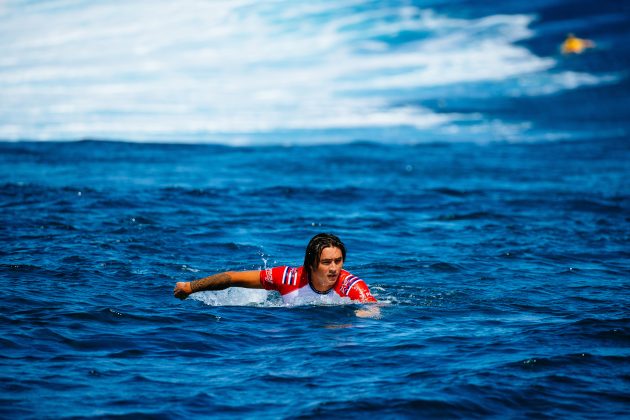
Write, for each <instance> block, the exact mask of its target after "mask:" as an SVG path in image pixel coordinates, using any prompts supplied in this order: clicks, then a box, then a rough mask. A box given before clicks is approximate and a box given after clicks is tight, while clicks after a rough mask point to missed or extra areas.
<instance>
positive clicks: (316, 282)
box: [173, 233, 378, 316]
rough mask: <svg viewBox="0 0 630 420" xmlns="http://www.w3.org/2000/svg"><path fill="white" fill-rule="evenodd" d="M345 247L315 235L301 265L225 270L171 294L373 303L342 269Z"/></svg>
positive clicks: (370, 313) (361, 313)
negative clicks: (264, 294) (257, 294)
mask: <svg viewBox="0 0 630 420" xmlns="http://www.w3.org/2000/svg"><path fill="white" fill-rule="evenodd" d="M345 260H346V247H345V245H344V244H343V242H341V240H340V239H339V238H338V237H337V236H335V235H331V234H328V233H320V234H318V235H315V236H314V237H313V238H312V239H311V240H310V242H309V243H308V246H307V247H306V253H305V256H304V265H303V266H302V267H298V268H294V267H288V266H280V267H274V268H267V269H265V270H253V271H227V272H224V273H219V274H214V275H212V276H208V277H205V278H202V279H199V280H196V281H192V282H178V283H177V284H176V285H175V290H174V291H173V294H174V295H175V297H177V298H179V299H186V298H187V297H188V296H189V295H190V294H192V293H195V292H201V291H205V290H223V289H227V288H228V287H245V288H250V289H266V290H277V291H278V292H280V294H281V295H282V298H283V300H284V301H285V302H286V303H289V304H312V303H324V304H335V303H343V302H344V301H345V302H347V301H348V300H351V301H355V302H360V303H375V302H376V299H375V298H374V296H372V294H371V293H370V289H369V288H368V286H367V284H366V283H365V282H364V281H363V280H361V279H360V278H359V277H357V276H355V275H352V274H351V273H349V272H347V271H346V270H343V263H344V262H345ZM377 312H378V308H376V309H371V310H362V311H357V315H358V316H374V315H378V313H377Z"/></svg>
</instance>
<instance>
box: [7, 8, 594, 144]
mask: <svg viewBox="0 0 630 420" xmlns="http://www.w3.org/2000/svg"><path fill="white" fill-rule="evenodd" d="M353 7H354V8H355V11H354V12H352V13H348V10H351V9H352V8H353ZM533 19H534V18H533V17H532V16H529V15H495V16H488V17H484V18H481V19H473V20H465V19H454V18H450V17H448V16H442V15H438V14H436V13H434V12H432V11H431V10H422V9H418V8H415V7H411V6H401V7H386V6H383V7H381V8H376V9H375V8H373V7H366V5H365V4H364V2H363V1H358V0H357V1H345V2H344V1H339V2H334V3H333V2H317V1H314V2H308V3H303V2H292V1H284V2H283V1H280V2H274V3H266V2H256V1H253V0H252V1H227V0H226V1H214V2H198V1H180V2H177V3H170V2H166V1H151V2H148V1H147V2H129V3H122V4H119V3H116V4H114V3H107V2H105V3H93V2H87V1H76V2H70V1H66V2H64V1H49V2H46V3H45V4H39V3H35V4H30V5H25V4H22V5H20V4H19V3H5V4H4V5H3V8H2V9H0V40H3V41H2V42H0V90H1V91H2V93H3V96H2V101H1V102H0V138H3V139H19V138H32V139H79V138H83V137H101V138H117V139H127V140H138V141H142V140H151V141H155V140H160V139H165V138H170V139H197V140H203V139H208V138H212V137H213V136H217V135H232V136H233V138H237V137H238V138H240V139H241V140H239V141H244V142H247V139H248V135H250V134H257V133H274V132H280V131H287V130H288V131H290V130H343V129H352V130H357V129H365V130H370V129H375V128H385V129H386V128H392V127H410V128H413V129H417V130H428V129H433V128H442V129H443V131H448V128H449V127H454V129H456V128H457V127H458V123H459V122H461V121H468V120H470V119H477V118H479V116H478V115H461V114H444V113H441V114H437V113H434V112H432V111H431V110H429V109H426V108H423V107H421V106H418V105H414V104H408V105H406V106H404V107H403V106H392V103H395V102H396V101H397V100H398V98H400V97H401V96H399V95H401V92H402V93H405V92H409V91H418V92H422V89H426V88H435V87H436V86H448V85H453V84H461V83H475V82H484V81H486V82H496V81H504V80H511V79H514V80H521V79H522V80H530V79H526V77H527V75H532V76H533V78H536V77H539V76H546V80H547V81H548V82H549V83H548V84H545V85H544V86H542V85H541V86H531V85H530V86H521V85H519V84H516V85H514V86H512V88H511V90H510V91H509V92H508V93H507V94H511V95H517V94H525V95H527V94H529V95H537V94H549V93H553V92H558V91H562V90H567V89H576V88H579V87H581V86H584V85H589V84H590V85H592V84H598V83H602V80H601V79H599V78H597V77H596V76H592V75H586V74H580V75H578V74H570V73H563V74H560V75H557V76H553V75H551V76H549V75H550V71H551V70H552V69H553V67H554V66H555V61H554V60H553V59H550V58H541V57H537V56H535V55H534V54H532V53H531V52H530V51H529V50H527V49H526V48H524V47H522V46H519V45H517V44H516V42H517V41H520V40H523V39H526V38H528V37H530V36H532V32H531V29H530V28H529V26H530V24H531V22H532V20H533ZM403 31H421V32H422V33H426V36H425V37H424V38H422V39H418V40H416V41H414V42H408V43H405V44H392V45H390V44H388V43H387V42H386V38H387V37H391V36H397V35H399V34H400V33H402V32H403ZM8 40H10V42H8ZM519 78H521V79H519ZM533 78H532V80H533ZM419 94H420V93H419ZM402 97H405V95H404V94H403V95H402ZM485 126H486V127H491V125H490V124H486V125H485ZM243 139H244V140H243Z"/></svg>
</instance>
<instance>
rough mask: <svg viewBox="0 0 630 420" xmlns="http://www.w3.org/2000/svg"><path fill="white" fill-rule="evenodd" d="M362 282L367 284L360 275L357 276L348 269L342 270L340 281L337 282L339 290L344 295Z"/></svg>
mask: <svg viewBox="0 0 630 420" xmlns="http://www.w3.org/2000/svg"><path fill="white" fill-rule="evenodd" d="M360 282H362V283H363V284H365V282H364V281H363V280H361V279H360V278H359V277H358V276H355V275H354V274H352V273H350V272H348V271H346V270H341V274H339V282H338V283H337V285H338V287H339V292H341V295H342V296H347V295H348V292H350V290H351V289H352V288H353V287H355V286H357V285H358V284H359V283H360Z"/></svg>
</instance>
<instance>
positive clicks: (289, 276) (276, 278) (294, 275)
mask: <svg viewBox="0 0 630 420" xmlns="http://www.w3.org/2000/svg"><path fill="white" fill-rule="evenodd" d="M302 272H303V270H302V267H290V266H288V265H281V266H278V267H272V268H267V269H264V270H261V271H260V283H261V284H262V285H263V287H265V288H273V289H277V287H278V286H285V287H286V286H299V285H300V283H301V280H302V277H303V276H302Z"/></svg>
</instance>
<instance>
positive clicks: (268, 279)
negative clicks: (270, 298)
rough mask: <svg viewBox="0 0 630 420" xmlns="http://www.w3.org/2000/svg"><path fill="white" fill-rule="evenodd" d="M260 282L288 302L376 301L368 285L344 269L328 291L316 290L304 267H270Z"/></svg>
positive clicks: (261, 276)
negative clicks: (278, 293)
mask: <svg viewBox="0 0 630 420" xmlns="http://www.w3.org/2000/svg"><path fill="white" fill-rule="evenodd" d="M260 284H262V286H263V288H265V289H267V290H277V291H278V292H280V294H281V295H282V299H283V300H284V301H285V302H286V303H289V304H308V303H326V304H335V303H337V304H338V303H343V302H347V301H348V299H350V300H353V301H359V302H364V303H365V302H376V299H375V298H374V296H372V294H371V293H370V289H369V288H368V286H367V284H365V282H364V281H363V280H361V279H360V278H358V277H357V276H354V275H352V274H350V273H349V272H347V271H346V270H341V273H340V274H339V278H338V279H337V283H336V284H335V286H334V287H333V288H331V289H330V290H329V291H327V292H319V291H317V290H315V289H314V288H313V287H312V286H311V283H310V282H309V281H308V273H307V271H306V270H304V267H299V268H293V267H287V266H281V267H274V268H268V269H266V270H261V272H260Z"/></svg>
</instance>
